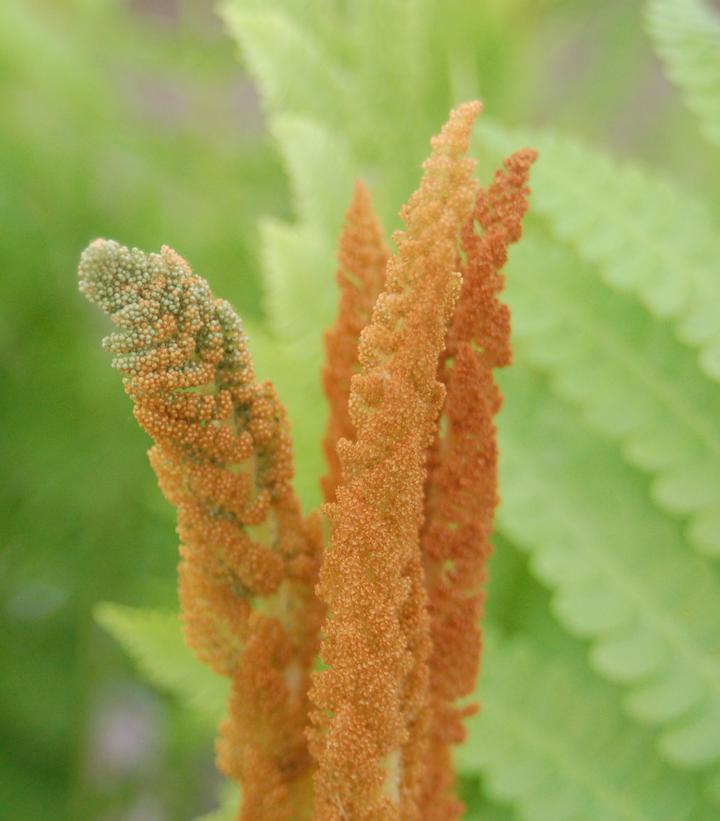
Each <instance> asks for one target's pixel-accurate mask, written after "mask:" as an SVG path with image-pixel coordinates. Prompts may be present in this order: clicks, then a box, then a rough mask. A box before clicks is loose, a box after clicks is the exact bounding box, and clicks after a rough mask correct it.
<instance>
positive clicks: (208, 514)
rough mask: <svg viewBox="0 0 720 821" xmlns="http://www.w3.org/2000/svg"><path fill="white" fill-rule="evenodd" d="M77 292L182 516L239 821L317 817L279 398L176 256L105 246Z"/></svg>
mask: <svg viewBox="0 0 720 821" xmlns="http://www.w3.org/2000/svg"><path fill="white" fill-rule="evenodd" d="M80 287H81V290H82V291H83V293H84V294H85V295H86V296H87V297H88V299H90V300H91V301H92V302H95V303H97V304H99V305H100V306H101V307H102V308H103V309H104V310H105V311H106V312H107V313H108V314H110V316H111V318H112V320H113V322H114V323H115V325H116V326H117V327H118V328H119V329H120V330H119V332H117V333H114V334H111V335H110V336H109V337H107V339H106V340H105V345H106V348H107V349H109V350H110V351H112V352H113V353H114V354H115V355H116V356H115V359H114V362H113V364H114V366H115V367H116V368H117V369H118V370H120V371H121V372H122V373H123V375H124V385H125V389H126V391H127V393H128V394H129V396H130V397H131V398H132V400H133V402H134V413H135V416H136V418H137V419H138V421H139V422H140V424H141V425H142V426H143V428H144V429H145V430H146V431H147V432H148V433H149V434H150V436H151V437H152V439H153V440H154V445H153V447H152V449H151V451H150V461H151V463H152V465H153V467H154V469H155V471H156V473H157V475H158V480H159V483H160V486H161V488H162V490H163V492H164V493H165V495H166V496H167V498H168V499H169V500H170V501H171V502H172V504H174V505H175V506H176V507H177V511H178V533H179V535H180V539H181V548H180V552H181V557H182V560H181V563H180V586H179V590H180V601H181V606H182V616H183V621H184V625H185V634H186V638H187V641H188V643H189V644H190V646H191V647H192V648H193V649H194V650H195V652H196V654H197V655H198V657H199V658H200V659H201V660H202V661H204V662H206V663H207V664H209V665H210V666H211V667H212V668H213V669H214V670H215V671H216V672H218V673H219V674H221V675H224V676H227V677H229V678H230V680H231V697H230V705H229V715H228V717H227V719H226V721H225V722H224V724H223V726H222V737H221V739H220V741H219V743H218V763H219V766H220V768H221V769H222V770H223V771H224V772H225V773H226V774H227V775H228V776H229V777H231V778H234V779H236V780H237V781H239V782H240V784H241V786H242V792H243V808H242V810H241V812H240V815H239V816H238V817H239V818H242V819H248V821H249V820H250V819H252V821H264V820H265V819H267V821H276V820H277V819H283V818H288V819H289V818H293V819H295V818H308V817H311V814H312V796H311V787H312V781H311V770H312V762H311V758H310V755H309V752H308V748H307V743H306V740H305V724H306V720H307V714H308V701H307V690H308V683H309V670H310V668H311V666H312V663H313V660H314V658H315V656H316V653H317V636H318V627H319V621H320V609H319V603H318V602H317V599H316V598H315V597H314V595H313V586H314V583H315V579H316V575H317V567H318V563H319V556H320V539H321V529H320V526H319V521H318V520H317V518H315V519H311V520H303V518H302V517H301V514H300V508H299V505H298V502H297V499H296V497H295V494H294V491H293V488H292V478H293V464H292V449H291V442H290V435H289V429H288V424H287V421H286V417H285V412H284V410H283V408H282V406H281V404H280V402H279V400H278V398H277V395H276V393H275V390H274V388H273V386H272V385H271V384H269V383H266V384H258V383H256V382H255V379H254V374H253V366H252V361H251V359H250V355H249V353H248V350H247V345H246V340H245V336H244V334H243V332H242V326H241V323H240V320H239V319H238V317H237V316H236V314H235V313H234V311H233V310H232V308H231V307H230V306H229V305H228V303H226V302H224V301H222V300H217V299H215V298H214V297H213V295H212V293H211V291H210V289H209V287H208V285H207V283H206V282H205V281H204V280H203V279H202V278H201V277H199V276H196V275H195V274H193V273H192V271H191V270H190V268H189V266H188V264H187V263H186V262H185V261H184V260H183V259H182V258H181V257H180V256H178V255H177V254H176V253H175V252H174V251H172V250H171V249H169V248H163V249H162V251H161V253H160V254H145V253H143V252H141V251H139V250H137V249H133V250H129V249H127V248H125V247H123V246H120V245H118V244H117V243H115V242H111V241H104V240H96V241H95V242H94V243H92V244H91V245H90V247H89V248H88V249H87V250H86V251H85V253H84V254H83V257H82V260H81V263H80ZM253 600H254V602H255V604H254V606H251V602H253Z"/></svg>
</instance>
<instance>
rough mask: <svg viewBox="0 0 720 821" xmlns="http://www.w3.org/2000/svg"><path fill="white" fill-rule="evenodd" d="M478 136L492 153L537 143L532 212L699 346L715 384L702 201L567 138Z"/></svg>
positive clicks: (713, 239) (713, 246)
mask: <svg viewBox="0 0 720 821" xmlns="http://www.w3.org/2000/svg"><path fill="white" fill-rule="evenodd" d="M480 135H481V139H482V142H483V144H484V145H485V146H486V147H487V148H489V149H490V150H491V151H496V152H500V153H503V152H504V151H505V150H506V149H507V147H508V146H512V145H515V144H516V141H517V140H518V139H521V138H526V139H528V140H530V142H531V144H532V145H535V146H537V148H538V150H539V152H540V160H539V162H538V164H537V172H536V174H535V186H534V197H533V211H534V213H536V214H541V215H542V216H543V217H544V218H545V219H546V220H547V224H548V226H549V228H550V229H551V231H552V232H553V234H554V235H555V236H556V237H557V238H558V239H559V240H561V241H562V242H564V243H567V244H568V245H570V246H572V247H573V248H574V249H575V250H576V251H577V252H578V253H579V254H580V256H581V257H582V258H583V259H585V260H586V261H587V262H590V263H592V264H594V265H596V266H597V268H598V270H599V272H600V274H601V275H602V277H603V279H604V281H605V282H606V283H607V284H608V285H610V286H612V287H613V288H616V289H618V290H620V291H626V292H628V293H631V294H633V295H634V296H636V297H637V298H639V299H640V301H641V302H642V303H643V304H644V305H645V306H646V307H647V308H648V310H649V311H650V312H651V313H653V314H654V315H655V316H657V317H659V318H671V319H672V320H673V321H674V323H675V327H676V330H677V332H678V335H679V337H680V339H681V340H682V341H684V342H686V343H687V344H690V345H693V346H697V347H698V348H699V349H700V353H699V362H700V366H701V368H702V369H703V371H704V372H705V373H707V374H708V375H709V376H711V377H712V378H713V379H715V380H720V276H719V275H718V260H720V235H719V234H718V230H717V226H716V225H714V224H713V221H712V219H711V218H710V216H709V214H708V212H707V210H706V208H705V207H704V206H703V205H702V203H700V202H698V201H696V200H695V199H693V198H692V197H690V196H688V195H687V194H685V193H684V192H683V191H681V190H679V189H678V188H676V187H675V186H674V185H672V184H671V183H669V182H667V181H666V180H664V179H661V178H659V177H654V176H651V175H650V174H648V173H645V172H643V171H641V170H640V169H639V168H636V167H633V166H629V165H622V164H619V163H616V162H614V161H613V160H612V159H611V158H610V157H609V156H608V155H606V154H604V153H602V152H599V151H595V150H593V149H591V148H589V147H587V146H586V145H584V144H583V143H581V142H579V141H577V140H574V139H572V138H568V137H561V136H557V135H553V134H533V135H532V136H528V135H520V134H516V133H510V132H507V131H503V130H502V129H500V128H497V127H495V128H489V127H485V128H483V129H481V130H480Z"/></svg>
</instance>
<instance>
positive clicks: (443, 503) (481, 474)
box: [421, 149, 536, 821]
mask: <svg viewBox="0 0 720 821" xmlns="http://www.w3.org/2000/svg"><path fill="white" fill-rule="evenodd" d="M535 157H536V154H535V152H534V151H531V150H528V149H525V150H523V151H519V152H517V153H515V154H513V155H512V156H511V157H510V158H508V159H507V160H505V163H504V169H503V170H502V171H498V172H497V173H496V175H495V178H494V180H493V182H492V184H491V185H490V186H489V188H488V189H487V190H484V189H482V188H481V189H480V190H479V191H478V194H477V199H476V203H475V209H474V213H473V214H472V215H471V217H470V219H469V220H468V221H467V223H466V225H465V227H464V230H463V243H462V246H463V255H462V260H461V263H460V270H461V271H462V274H463V286H462V290H461V293H460V299H459V301H458V306H457V310H456V312H455V316H454V318H453V322H452V325H451V327H450V331H449V333H448V340H447V345H446V349H445V351H444V353H443V355H442V356H441V358H440V362H439V368H438V378H439V379H440V381H441V382H442V383H443V384H444V385H445V386H446V388H447V396H446V399H445V405H444V408H443V413H442V419H443V421H442V424H441V427H440V429H441V430H442V433H441V434H440V435H438V438H437V439H436V441H435V442H434V443H433V445H432V447H431V448H430V451H429V455H428V479H427V483H426V497H425V523H424V526H423V529H422V533H421V544H422V554H423V566H424V570H425V581H426V586H427V593H428V599H429V607H430V631H431V637H432V644H433V652H432V656H431V658H430V715H431V728H430V740H429V750H428V754H427V764H426V768H425V772H424V776H423V791H422V806H423V816H422V817H423V819H427V821H446V820H447V819H452V818H459V817H460V816H461V813H462V810H463V805H462V803H461V802H460V801H458V799H457V798H456V797H455V795H454V791H453V786H454V783H453V782H454V775H453V769H452V758H451V745H453V744H458V743H460V742H462V741H463V739H464V737H465V731H464V728H463V725H462V720H463V718H464V717H465V716H467V715H468V714H470V713H472V712H473V710H474V708H473V707H472V706H464V707H459V706H457V704H456V702H457V700H458V699H460V698H462V697H464V696H467V695H469V694H471V693H472V692H473V689H474V686H475V679H476V677H477V672H478V666H479V662H480V651H481V635H480V629H479V626H478V625H479V618H480V615H481V609H482V600H483V592H482V585H483V582H484V581H485V573H486V571H485V567H486V562H487V559H488V557H489V555H490V551H491V546H490V535H491V532H492V525H493V517H494V513H495V508H496V506H497V503H498V495H497V455H498V454H497V444H496V431H495V425H494V423H493V417H494V416H495V414H496V413H497V412H498V410H499V409H500V404H501V401H502V397H501V395H500V391H499V390H498V387H497V385H496V384H495V382H494V380H493V376H492V371H493V369H494V368H499V367H503V366H505V365H508V364H509V362H510V358H511V350H510V314H509V311H508V308H507V306H506V305H504V304H502V303H501V302H500V300H499V299H498V294H499V293H500V291H501V290H502V287H503V277H502V275H501V274H500V270H501V268H502V267H503V265H504V264H505V261H506V259H507V249H508V246H509V245H510V244H511V243H513V242H516V241H517V240H518V239H519V238H520V234H521V220H522V217H523V216H524V214H525V211H526V210H527V197H528V193H529V190H528V188H527V182H528V177H529V172H530V166H531V164H532V163H533V162H534V160H535ZM478 229H479V231H478Z"/></svg>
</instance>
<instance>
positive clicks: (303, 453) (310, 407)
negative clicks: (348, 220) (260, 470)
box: [246, 295, 327, 511]
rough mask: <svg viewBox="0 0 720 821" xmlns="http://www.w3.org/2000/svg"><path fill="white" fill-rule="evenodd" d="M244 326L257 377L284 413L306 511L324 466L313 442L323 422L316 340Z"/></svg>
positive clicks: (316, 497)
mask: <svg viewBox="0 0 720 821" xmlns="http://www.w3.org/2000/svg"><path fill="white" fill-rule="evenodd" d="M305 296H306V295H305ZM301 304H306V303H304V302H303V303H301ZM293 308H296V306H293ZM246 327H247V334H248V340H249V349H250V353H251V354H252V357H253V360H254V362H255V367H256V372H257V375H258V378H259V379H271V380H272V382H273V384H274V385H275V387H276V388H277V390H278V394H279V395H280V399H281V401H282V403H283V405H284V406H285V408H286V409H287V412H288V417H289V419H290V426H291V429H292V438H293V455H294V457H295V459H294V461H295V467H296V475H295V480H294V483H293V484H294V487H295V490H296V492H297V494H298V496H299V497H300V501H301V503H302V506H303V509H304V510H306V511H308V510H312V509H314V508H316V507H317V506H318V504H319V503H320V482H319V478H318V477H320V476H321V475H322V474H323V471H324V470H325V462H324V457H323V453H322V448H320V447H318V442H320V441H322V436H323V433H324V430H325V423H326V418H327V402H326V401H325V398H324V396H323V393H322V390H321V388H320V368H321V364H320V360H319V352H318V351H317V348H316V341H317V340H316V339H315V335H313V337H312V338H311V339H307V338H305V339H304V338H302V337H300V338H299V339H295V341H293V342H287V341H283V340H282V339H278V338H276V337H273V336H270V335H268V333H267V332H266V331H264V330H262V329H260V328H257V327H255V326H252V327H248V326H246Z"/></svg>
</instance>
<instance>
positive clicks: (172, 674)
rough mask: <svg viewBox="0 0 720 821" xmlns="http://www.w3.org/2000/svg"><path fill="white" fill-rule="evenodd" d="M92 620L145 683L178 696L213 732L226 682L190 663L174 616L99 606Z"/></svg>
mask: <svg viewBox="0 0 720 821" xmlns="http://www.w3.org/2000/svg"><path fill="white" fill-rule="evenodd" d="M95 619H96V620H97V622H98V623H99V624H100V625H102V627H104V628H105V630H107V631H108V633H110V634H111V635H112V636H113V638H115V639H116V640H117V641H118V642H119V643H120V644H121V645H122V647H123V648H124V649H125V650H126V651H127V653H128V655H129V656H130V657H131V658H132V659H133V660H134V661H135V663H136V664H137V665H138V668H139V669H140V672H141V673H142V675H143V676H144V677H145V678H146V679H147V680H148V681H150V682H151V683H152V684H155V685H156V686H157V687H159V688H160V689H162V690H166V691H168V692H170V693H172V694H173V695H176V696H179V697H180V698H181V699H183V700H184V701H185V702H186V703H187V704H188V706H190V707H191V708H192V709H193V710H195V711H196V712H197V713H198V714H199V715H200V716H201V718H202V720H203V722H204V723H207V725H208V728H212V729H213V730H214V728H215V727H216V725H217V724H218V722H219V721H220V719H221V718H222V717H223V715H224V714H225V702H226V700H227V689H228V688H227V681H226V680H225V679H223V678H221V677H220V676H218V675H216V674H215V673H213V672H212V671H211V670H210V669H209V668H208V667H206V666H205V665H204V664H201V663H200V662H199V661H197V660H196V659H195V657H194V656H193V654H192V653H191V651H190V649H189V648H188V646H187V645H186V644H185V640H184V638H183V634H182V629H181V622H180V619H179V617H178V615H177V613H172V612H169V611H164V610H153V609H151V608H141V607H126V606H125V605H121V604H112V603H110V602H103V603H101V604H99V605H97V607H96V609H95Z"/></svg>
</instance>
